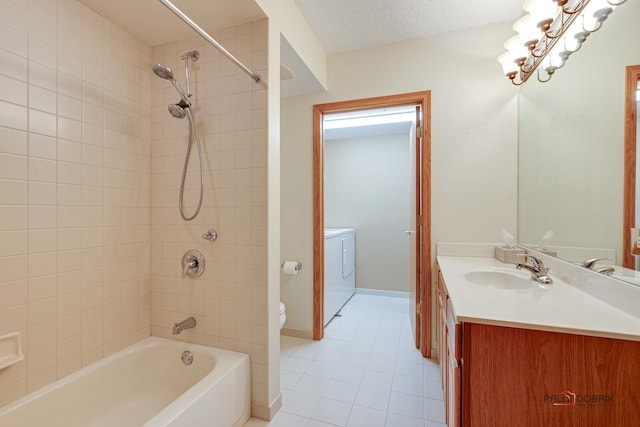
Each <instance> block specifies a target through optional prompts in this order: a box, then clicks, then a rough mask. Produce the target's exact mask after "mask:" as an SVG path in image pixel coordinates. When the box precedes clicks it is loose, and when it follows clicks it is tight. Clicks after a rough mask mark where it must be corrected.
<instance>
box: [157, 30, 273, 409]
mask: <svg viewBox="0 0 640 427" xmlns="http://www.w3.org/2000/svg"><path fill="white" fill-rule="evenodd" d="M211 35H212V37H214V38H215V39H216V40H218V41H219V42H220V43H221V44H222V45H223V46H224V47H225V48H226V49H228V50H229V51H230V52H231V53H233V54H234V55H235V56H236V57H237V58H238V59H239V60H240V61H242V62H243V63H244V64H245V65H247V66H248V67H249V68H251V69H252V70H254V71H256V72H257V73H258V74H261V75H263V76H264V75H265V74H266V68H267V21H266V20H262V21H257V22H254V23H249V24H245V25H239V26H236V27H231V28H227V29H224V30H221V31H215V32H212V33H211ZM194 49H195V50H198V52H199V53H200V58H199V59H198V60H197V61H196V62H194V63H192V65H191V66H190V80H191V85H190V89H191V92H192V93H193V97H192V102H193V103H194V108H193V110H194V112H195V115H196V119H197V122H198V129H199V130H200V138H201V142H202V150H203V160H204V169H205V174H204V188H205V189H204V203H203V207H202V210H201V212H200V214H199V215H198V216H197V217H196V218H195V219H194V220H193V221H191V222H185V221H183V220H182V219H181V218H180V215H179V213H178V191H179V186H180V178H181V173H182V169H183V164H184V158H185V152H186V147H187V138H188V129H189V125H188V121H187V120H188V119H187V118H184V119H176V118H173V117H172V116H171V115H170V114H169V112H168V111H167V106H168V105H169V104H171V103H176V102H178V101H179V100H180V98H179V95H178V93H177V92H176V90H175V89H174V87H173V86H172V85H171V84H170V83H169V82H168V81H166V80H163V79H161V78H159V77H156V76H154V77H153V80H152V83H151V87H152V107H151V111H152V114H151V117H152V149H151V151H152V167H151V172H152V173H151V176H152V179H151V182H152V184H151V185H152V197H151V200H152V210H151V212H152V214H151V216H152V220H151V223H152V226H151V248H152V249H151V255H152V256H151V258H152V261H151V275H152V278H151V307H152V310H151V332H152V335H155V336H163V337H171V325H172V324H173V323H174V322H177V321H180V320H183V319H185V318H186V317H188V316H194V317H195V318H196V319H197V322H198V325H197V326H196V328H194V329H192V330H188V331H186V332H183V333H182V334H181V335H179V336H177V337H174V338H177V339H181V340H188V341H191V342H195V343H199V344H205V345H210V346H215V347H220V348H225V349H230V350H236V351H240V352H244V353H249V354H250V355H251V364H252V371H251V377H252V394H253V402H254V404H258V405H261V406H266V405H267V404H268V403H269V402H268V394H267V393H268V392H267V384H268V359H267V338H268V330H267V90H266V89H265V88H264V87H263V86H261V85H260V84H256V83H255V82H254V81H253V80H252V79H251V78H249V77H248V76H247V75H246V74H244V73H243V72H242V71H240V70H239V69H238V68H237V67H236V66H235V65H234V64H232V63H231V62H229V61H228V60H227V59H226V58H224V57H223V56H222V55H221V54H220V53H219V52H218V51H217V50H216V49H214V48H213V47H212V46H210V45H209V44H208V43H206V42H205V41H204V40H203V39H202V38H200V37H194V38H192V39H191V40H186V41H180V42H174V43H169V44H166V45H161V46H156V47H154V48H153V50H152V51H153V55H152V58H153V62H154V63H162V64H164V65H167V66H169V67H170V68H171V69H172V70H173V72H174V75H175V77H176V79H177V80H178V81H179V82H180V83H181V84H182V85H183V86H184V62H183V61H182V60H181V59H180V57H181V56H182V54H184V53H185V52H187V51H191V50H194ZM188 171H189V173H188V175H187V180H186V185H185V201H186V203H185V214H186V215H187V216H191V215H192V214H193V212H194V210H195V207H196V206H197V201H198V196H199V188H200V181H199V179H200V178H199V166H198V156H197V147H196V146H195V144H194V146H193V148H192V151H191V157H190V162H189V169H188ZM210 228H214V229H215V230H216V231H217V232H218V240H217V241H215V242H209V241H207V240H205V239H203V238H202V234H203V233H204V232H206V231H207V230H209V229H210ZM189 249H197V250H199V251H200V252H201V253H202V254H203V255H204V258H205V271H204V273H203V275H202V276H201V277H199V278H197V279H190V278H186V279H183V278H181V266H180V261H181V259H182V255H183V254H184V252H185V251H187V250H189Z"/></svg>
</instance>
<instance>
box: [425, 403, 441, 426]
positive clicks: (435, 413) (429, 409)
mask: <svg viewBox="0 0 640 427" xmlns="http://www.w3.org/2000/svg"><path fill="white" fill-rule="evenodd" d="M424 410H425V415H424V417H425V419H427V420H430V421H437V422H439V423H444V422H445V416H444V404H443V402H442V400H435V399H425V400H424Z"/></svg>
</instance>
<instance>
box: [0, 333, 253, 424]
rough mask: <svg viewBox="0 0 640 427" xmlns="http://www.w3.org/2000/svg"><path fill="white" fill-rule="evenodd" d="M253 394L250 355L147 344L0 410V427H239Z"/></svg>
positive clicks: (163, 342) (170, 342)
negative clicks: (187, 360)
mask: <svg viewBox="0 0 640 427" xmlns="http://www.w3.org/2000/svg"><path fill="white" fill-rule="evenodd" d="M186 350H188V351H190V352H191V353H192V354H193V363H192V364H191V365H189V366H187V365H185V364H184V363H183V362H182V353H183V352H184V351H186ZM250 387H251V386H250V367H249V356H248V355H246V354H243V353H235V352H232V351H226V350H221V349H216V348H210V347H205V346H200V345H195V344H188V343H183V342H179V341H173V340H167V339H163V338H155V337H150V338H146V339H144V340H142V341H140V342H139V343H137V344H134V345H132V346H131V347H127V348H126V349H124V350H122V351H119V352H118V353H115V354H113V355H111V356H109V357H107V358H105V359H103V360H100V361H99V362H96V363H94V364H92V365H89V366H87V367H86V368H83V369H81V370H80V371H77V372H75V373H73V374H71V375H69V376H67V377H64V378H62V379H60V380H58V381H56V382H54V383H52V384H49V385H48V386H46V387H44V388H42V389H40V390H37V391H35V392H33V393H31V394H29V395H27V396H25V397H23V398H21V399H19V400H17V401H16V402H14V403H12V404H10V405H7V406H5V407H4V408H0V426H1V427H5V426H6V427H9V426H10V427H31V426H33V427H40V426H47V427H58V426H59V427H73V426H78V427H79V426H83V427H84V426H95V427H98V426H99V427H103V426H104V427H107V426H109V427H112V426H118V427H125V426H131V427H133V426H148V427H156V426H176V427H177V426H189V427H194V426H215V427H227V426H228V427H232V426H233V427H240V426H243V425H244V424H245V423H246V422H247V420H248V419H249V416H250V411H251V393H250Z"/></svg>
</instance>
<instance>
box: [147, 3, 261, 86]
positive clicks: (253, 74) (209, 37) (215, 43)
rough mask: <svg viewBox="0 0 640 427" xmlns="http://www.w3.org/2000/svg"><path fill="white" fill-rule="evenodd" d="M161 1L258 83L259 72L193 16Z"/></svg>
mask: <svg viewBox="0 0 640 427" xmlns="http://www.w3.org/2000/svg"><path fill="white" fill-rule="evenodd" d="M159 1H160V3H162V4H163V5H165V6H166V7H167V8H168V9H169V10H170V11H171V12H173V13H175V14H176V16H178V18H180V19H182V20H183V21H184V22H185V24H187V25H188V26H190V27H191V28H193V29H194V30H195V32H196V33H198V34H200V35H201V36H202V37H203V38H204V39H205V40H206V41H208V42H209V43H211V44H212V45H213V46H214V47H215V48H216V49H218V50H219V51H220V53H222V54H223V55H224V56H226V57H227V58H228V59H229V60H230V61H231V62H233V63H234V64H236V65H237V66H238V67H240V69H241V70H242V71H244V72H245V73H247V74H248V75H249V77H251V78H252V79H253V80H254V81H255V82H256V83H258V82H259V81H260V80H261V78H260V75H259V74H256V73H254V72H253V71H251V70H250V69H249V68H247V67H246V66H245V65H244V64H243V63H242V62H240V61H239V60H238V58H236V57H235V56H233V55H232V54H231V53H230V52H229V51H228V50H227V49H225V48H224V47H223V46H222V45H221V44H220V43H218V42H217V41H216V40H215V39H214V38H213V37H211V36H210V35H209V34H207V33H206V31H204V30H203V29H202V28H200V26H198V24H196V23H195V22H193V20H192V19H191V18H189V17H188V16H187V15H185V14H184V13H183V12H182V11H181V10H180V9H178V8H177V7H176V6H175V5H174V4H173V3H171V2H170V1H169V0H159Z"/></svg>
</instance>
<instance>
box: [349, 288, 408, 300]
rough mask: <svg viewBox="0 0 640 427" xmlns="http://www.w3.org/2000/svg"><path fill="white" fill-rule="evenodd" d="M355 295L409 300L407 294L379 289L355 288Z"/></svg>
mask: <svg viewBox="0 0 640 427" xmlns="http://www.w3.org/2000/svg"><path fill="white" fill-rule="evenodd" d="M356 293H357V294H364V295H377V296H381V297H394V298H409V292H399V291H383V290H380V289H367V288H356Z"/></svg>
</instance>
